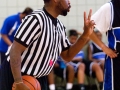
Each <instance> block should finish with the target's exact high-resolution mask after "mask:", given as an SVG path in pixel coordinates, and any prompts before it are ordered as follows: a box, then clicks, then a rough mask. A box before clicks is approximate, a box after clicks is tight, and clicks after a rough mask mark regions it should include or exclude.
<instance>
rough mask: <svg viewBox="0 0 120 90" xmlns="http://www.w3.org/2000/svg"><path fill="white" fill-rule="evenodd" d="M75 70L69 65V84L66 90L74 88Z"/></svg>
mask: <svg viewBox="0 0 120 90" xmlns="http://www.w3.org/2000/svg"><path fill="white" fill-rule="evenodd" d="M74 74H75V72H74V68H73V66H72V65H67V84H66V90H71V89H72V87H73V80H74Z"/></svg>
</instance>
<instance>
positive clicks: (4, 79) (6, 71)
mask: <svg viewBox="0 0 120 90" xmlns="http://www.w3.org/2000/svg"><path fill="white" fill-rule="evenodd" d="M24 75H25V74H24ZM36 79H37V80H38V81H39V82H40V85H41V90H48V88H47V86H48V85H47V78H46V76H44V77H40V78H36ZM13 83H14V79H13V75H12V72H11V69H10V63H9V62H8V61H7V60H4V61H3V63H2V65H1V69H0V90H12V85H13Z"/></svg>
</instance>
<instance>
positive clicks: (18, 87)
mask: <svg viewBox="0 0 120 90" xmlns="http://www.w3.org/2000/svg"><path fill="white" fill-rule="evenodd" d="M15 90H30V88H29V87H28V86H27V85H25V84H24V83H20V84H15Z"/></svg>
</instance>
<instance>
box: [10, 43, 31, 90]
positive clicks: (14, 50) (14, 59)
mask: <svg viewBox="0 0 120 90" xmlns="http://www.w3.org/2000/svg"><path fill="white" fill-rule="evenodd" d="M25 49H26V47H25V46H23V45H21V44H20V43H18V42H16V41H14V42H13V45H12V47H11V50H10V66H11V70H12V74H13V78H14V82H15V84H16V89H17V88H19V89H21V90H23V89H24V90H29V89H28V87H26V86H25V85H24V84H23V83H22V82H23V81H22V75H21V54H22V52H23V51H24V50H25ZM25 88H26V89H25Z"/></svg>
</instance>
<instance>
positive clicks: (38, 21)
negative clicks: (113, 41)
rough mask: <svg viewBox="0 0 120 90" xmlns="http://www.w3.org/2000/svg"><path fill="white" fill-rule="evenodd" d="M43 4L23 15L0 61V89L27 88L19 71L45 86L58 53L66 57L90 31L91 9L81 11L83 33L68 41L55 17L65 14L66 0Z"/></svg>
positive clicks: (79, 47) (45, 1) (74, 50)
mask: <svg viewBox="0 0 120 90" xmlns="http://www.w3.org/2000/svg"><path fill="white" fill-rule="evenodd" d="M44 3H45V5H44V7H43V8H42V9H39V10H36V11H34V12H33V13H32V14H30V15H28V16H26V17H25V18H24V20H23V22H22V24H21V25H20V27H19V29H18V31H17V32H16V34H15V38H14V42H13V44H12V47H11V49H10V50H8V52H7V55H8V57H7V60H4V62H3V63H2V65H1V76H0V90H11V89H12V84H13V83H15V86H16V89H15V90H30V89H29V87H27V86H26V85H25V84H24V83H23V81H22V78H21V76H22V75H30V76H33V77H35V78H37V80H38V81H39V82H40V84H41V88H42V90H47V87H46V86H47V85H46V84H47V80H46V75H48V74H49V73H50V72H51V70H52V68H53V66H54V64H55V62H56V60H57V58H58V56H60V55H61V57H62V58H63V59H64V60H66V61H70V60H72V58H73V57H74V56H75V55H76V54H77V53H78V52H79V51H80V50H81V49H82V48H83V46H84V45H85V44H86V43H87V41H88V40H89V36H90V34H91V33H92V32H93V25H94V22H93V21H91V20H90V18H91V10H90V13H89V15H88V18H87V17H86V13H84V33H83V35H82V36H81V37H80V38H79V39H78V41H77V42H76V43H75V44H74V45H72V46H71V45H70V43H69V41H68V39H67V36H66V33H65V26H64V25H63V24H62V22H61V21H60V20H59V19H57V17H58V15H63V16H66V15H67V12H68V11H69V10H70V1H69V0H44Z"/></svg>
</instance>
